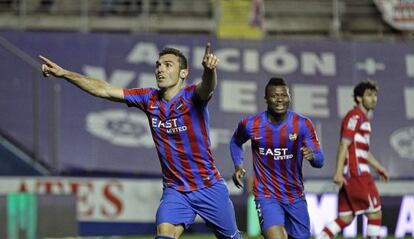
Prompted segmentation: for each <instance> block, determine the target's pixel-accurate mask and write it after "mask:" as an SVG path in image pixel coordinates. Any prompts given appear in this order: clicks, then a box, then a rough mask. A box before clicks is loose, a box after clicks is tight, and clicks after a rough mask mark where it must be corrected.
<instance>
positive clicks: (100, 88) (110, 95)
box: [39, 55, 125, 102]
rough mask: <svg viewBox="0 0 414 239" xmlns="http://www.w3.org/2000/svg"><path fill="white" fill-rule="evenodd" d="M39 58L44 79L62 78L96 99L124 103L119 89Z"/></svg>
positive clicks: (42, 57) (121, 91) (122, 93)
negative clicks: (50, 77) (41, 62)
mask: <svg viewBox="0 0 414 239" xmlns="http://www.w3.org/2000/svg"><path fill="white" fill-rule="evenodd" d="M39 58H40V59H41V60H42V61H43V64H42V72H43V75H44V76H45V77H48V76H50V75H52V76H55V77H58V78H64V79H66V80H67V81H68V82H70V83H72V84H74V85H75V86H77V87H79V88H80V89H82V90H83V91H85V92H87V93H89V94H91V95H93V96H96V97H100V98H103V99H107V100H111V101H116V102H124V101H125V100H124V92H123V89H122V88H121V87H118V86H114V85H111V84H109V83H108V82H106V81H103V80H98V79H94V78H91V77H88V76H84V75H81V74H79V73H76V72H72V71H68V70H65V69H63V68H62V67H60V66H59V65H58V64H56V63H54V62H53V61H51V60H49V59H48V58H46V57H44V56H41V55H39Z"/></svg>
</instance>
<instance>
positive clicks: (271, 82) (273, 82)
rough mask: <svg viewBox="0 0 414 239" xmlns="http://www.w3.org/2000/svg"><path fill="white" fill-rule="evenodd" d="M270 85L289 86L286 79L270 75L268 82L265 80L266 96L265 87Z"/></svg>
mask: <svg viewBox="0 0 414 239" xmlns="http://www.w3.org/2000/svg"><path fill="white" fill-rule="evenodd" d="M270 86H286V87H289V86H288V84H287V83H286V81H285V80H284V79H283V78H280V77H272V78H270V80H269V82H267V85H266V88H265V96H267V89H268V88H269V87H270Z"/></svg>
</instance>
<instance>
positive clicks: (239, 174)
mask: <svg viewBox="0 0 414 239" xmlns="http://www.w3.org/2000/svg"><path fill="white" fill-rule="evenodd" d="M245 126H246V120H242V121H241V122H240V123H239V125H238V127H237V129H236V131H235V132H234V134H233V137H231V140H230V154H231V159H232V160H233V164H234V173H233V177H232V179H233V182H234V185H236V187H238V188H242V187H243V182H242V178H243V177H244V176H245V175H246V170H245V169H244V165H243V144H244V143H245V142H246V141H247V140H249V136H248V134H247V133H246V128H245Z"/></svg>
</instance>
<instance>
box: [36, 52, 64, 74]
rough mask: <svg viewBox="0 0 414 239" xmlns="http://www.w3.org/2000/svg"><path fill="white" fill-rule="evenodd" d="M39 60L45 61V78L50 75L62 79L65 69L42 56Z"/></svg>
mask: <svg viewBox="0 0 414 239" xmlns="http://www.w3.org/2000/svg"><path fill="white" fill-rule="evenodd" d="M39 58H40V59H41V60H42V61H43V64H42V72H43V75H44V76H45V77H48V76H50V75H53V76H55V77H62V76H63V75H64V73H65V69H63V68H62V67H60V66H59V65H58V64H56V63H54V62H53V61H51V60H49V59H47V58H46V57H44V56H42V55H39Z"/></svg>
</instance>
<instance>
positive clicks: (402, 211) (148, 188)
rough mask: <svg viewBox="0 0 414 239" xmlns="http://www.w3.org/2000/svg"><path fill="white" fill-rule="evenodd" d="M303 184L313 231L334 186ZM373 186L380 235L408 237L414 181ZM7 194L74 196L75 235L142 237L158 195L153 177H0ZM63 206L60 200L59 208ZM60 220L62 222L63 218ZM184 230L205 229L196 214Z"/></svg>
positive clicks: (243, 209) (243, 207) (333, 207)
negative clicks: (379, 204) (376, 192)
mask: <svg viewBox="0 0 414 239" xmlns="http://www.w3.org/2000/svg"><path fill="white" fill-rule="evenodd" d="M227 184H228V187H229V190H230V195H231V198H232V200H233V203H234V206H235V209H236V216H237V221H238V224H239V227H240V229H241V230H243V231H246V232H247V231H250V232H251V231H252V230H255V228H254V226H255V225H257V218H254V216H255V213H253V214H252V213H248V206H249V204H248V198H249V194H248V193H247V191H241V190H239V189H237V188H236V187H234V186H233V183H232V182H230V181H229V182H227ZM305 188H306V189H307V190H306V191H307V202H308V210H309V213H310V217H311V231H312V234H313V235H315V234H316V233H319V232H320V231H321V230H322V229H323V226H324V225H325V224H326V223H328V222H329V221H331V220H333V219H334V218H335V217H336V216H337V196H336V193H334V192H335V188H334V187H332V185H331V184H330V183H329V182H328V181H308V182H306V183H305ZM378 188H379V191H380V193H381V195H382V196H383V214H384V220H383V224H384V225H383V227H382V229H381V230H382V232H381V233H382V236H384V237H385V236H387V235H389V236H395V237H404V236H414V220H413V218H414V185H413V184H412V183H411V182H409V181H394V182H390V183H389V184H382V183H380V184H379V185H378ZM396 188H398V189H399V191H397V190H396ZM13 193H26V194H34V195H39V196H60V197H62V196H75V197H76V199H77V204H76V208H75V207H72V210H76V212H72V214H74V215H77V221H78V223H79V225H78V228H79V235H81V236H98V235H142V234H153V233H154V232H155V214H156V210H157V208H158V204H159V199H160V198H161V193H162V182H161V180H159V179H119V178H85V177H1V178H0V195H8V194H13ZM56 203H58V200H57V201H56ZM64 204H65V203H64V201H62V208H63V206H64ZM60 212H61V213H62V215H63V213H64V210H63V209H61V211H59V207H57V208H56V209H55V210H54V211H53V212H47V211H43V212H42V213H41V214H42V215H40V216H42V217H43V218H47V215H48V214H50V213H54V214H59V213H60ZM5 214H6V213H5ZM5 214H3V216H4V215H5ZM66 214H67V212H66ZM66 214H65V215H66ZM69 214H70V213H69ZM252 216H253V218H249V217H252ZM49 218H50V217H49ZM252 220H253V221H252ZM254 220H256V221H254ZM5 221H6V222H9V220H5ZM248 221H249V223H247V222H248ZM61 222H62V223H63V224H64V221H61ZM6 224H7V223H6ZM365 225H366V220H365V219H364V218H358V219H356V220H355V221H354V223H353V224H351V225H350V226H349V227H348V228H347V229H346V230H345V232H344V235H345V236H346V237H355V236H356V235H363V234H364V230H365ZM68 227H70V228H73V225H72V224H69V225H68ZM189 232H196V233H200V232H210V231H209V230H208V229H207V228H206V227H205V226H204V225H203V224H202V220H201V219H200V218H197V219H196V224H195V225H194V226H193V227H191V229H190V231H189ZM256 232H257V228H256ZM252 233H253V234H254V232H252ZM71 236H73V235H71Z"/></svg>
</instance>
